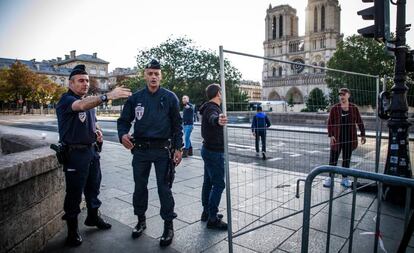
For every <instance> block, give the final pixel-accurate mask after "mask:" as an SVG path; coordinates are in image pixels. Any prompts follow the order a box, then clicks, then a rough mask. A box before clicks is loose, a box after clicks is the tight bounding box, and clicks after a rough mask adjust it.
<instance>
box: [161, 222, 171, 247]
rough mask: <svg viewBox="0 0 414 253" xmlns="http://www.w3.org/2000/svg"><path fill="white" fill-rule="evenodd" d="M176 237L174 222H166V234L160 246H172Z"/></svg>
mask: <svg viewBox="0 0 414 253" xmlns="http://www.w3.org/2000/svg"><path fill="white" fill-rule="evenodd" d="M173 237H174V228H173V222H172V221H164V233H162V236H161V239H160V246H161V247H165V246H168V245H170V244H171V242H172V239H173Z"/></svg>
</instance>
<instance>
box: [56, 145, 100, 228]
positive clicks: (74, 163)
mask: <svg viewBox="0 0 414 253" xmlns="http://www.w3.org/2000/svg"><path fill="white" fill-rule="evenodd" d="M68 158H69V159H68V162H67V163H66V164H65V165H64V170H65V181H66V196H65V201H64V204H63V210H64V211H65V214H64V215H63V217H62V219H64V220H67V219H73V218H77V217H78V214H79V213H80V207H79V205H80V203H81V201H82V193H83V194H85V200H86V206H87V208H88V209H89V208H99V207H100V206H101V201H100V200H99V199H98V195H99V188H100V186H101V179H102V174H101V166H100V162H99V159H100V156H99V153H98V152H97V151H96V150H95V147H94V146H91V147H85V148H79V149H72V150H70V151H69V154H68Z"/></svg>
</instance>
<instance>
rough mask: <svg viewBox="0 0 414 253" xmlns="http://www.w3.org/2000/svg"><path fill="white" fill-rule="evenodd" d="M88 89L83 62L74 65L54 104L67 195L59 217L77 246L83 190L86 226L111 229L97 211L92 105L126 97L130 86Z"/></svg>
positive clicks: (96, 138) (97, 171)
mask: <svg viewBox="0 0 414 253" xmlns="http://www.w3.org/2000/svg"><path fill="white" fill-rule="evenodd" d="M88 89H89V76H88V73H87V72H86V70H85V65H77V66H75V67H74V68H73V70H72V72H71V73H70V76H69V90H68V91H67V92H66V93H64V94H63V95H62V97H61V99H60V100H59V103H58V105H57V108H56V114H57V119H58V128H59V141H60V142H61V143H62V144H63V145H64V147H65V153H66V155H65V157H66V162H65V163H64V165H63V166H64V171H65V180H66V196H65V200H64V207H63V209H64V212H65V214H64V215H63V217H62V219H64V220H66V222H67V226H68V237H67V240H66V242H67V244H69V245H71V246H78V245H80V244H81V243H82V237H81V236H80V234H79V230H78V214H79V213H80V208H79V205H80V203H81V200H82V193H84V195H85V200H86V206H87V208H88V216H87V218H86V220H85V225H86V226H93V227H97V228H98V229H110V228H111V224H109V223H107V222H105V221H104V220H103V219H102V218H101V217H100V215H99V214H98V208H99V207H100V206H101V201H100V200H99V199H98V195H99V188H100V184H101V169H100V163H99V158H100V157H99V154H98V146H97V144H96V142H97V141H98V142H102V141H103V137H102V132H101V131H100V130H99V128H98V127H97V124H96V115H95V109H94V107H96V106H99V105H100V104H102V103H103V102H106V101H107V100H110V99H118V98H127V97H129V96H130V95H131V92H130V90H129V89H126V88H122V87H117V88H115V89H114V90H112V91H110V92H108V93H106V94H104V95H101V96H88V97H85V96H86V94H87V92H88Z"/></svg>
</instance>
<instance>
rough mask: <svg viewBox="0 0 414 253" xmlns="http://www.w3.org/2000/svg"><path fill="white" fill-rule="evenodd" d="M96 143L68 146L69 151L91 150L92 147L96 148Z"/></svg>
mask: <svg viewBox="0 0 414 253" xmlns="http://www.w3.org/2000/svg"><path fill="white" fill-rule="evenodd" d="M95 145H96V142H94V143H91V144H66V146H68V148H69V149H83V148H90V147H92V146H95Z"/></svg>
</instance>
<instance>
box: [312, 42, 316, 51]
mask: <svg viewBox="0 0 414 253" xmlns="http://www.w3.org/2000/svg"><path fill="white" fill-rule="evenodd" d="M312 47H313V49H316V40H312Z"/></svg>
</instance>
